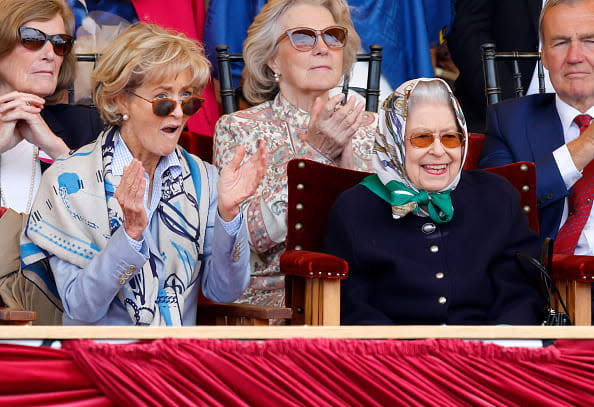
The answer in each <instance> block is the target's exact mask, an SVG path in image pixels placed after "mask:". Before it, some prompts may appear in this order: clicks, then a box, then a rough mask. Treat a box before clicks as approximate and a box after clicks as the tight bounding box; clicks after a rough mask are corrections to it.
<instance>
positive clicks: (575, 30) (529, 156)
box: [479, 0, 594, 255]
mask: <svg viewBox="0 0 594 407" xmlns="http://www.w3.org/2000/svg"><path fill="white" fill-rule="evenodd" d="M540 36H541V40H542V61H543V65H544V66H545V67H546V68H547V69H549V73H550V78H551V82H552V84H553V87H554V89H555V91H556V92H557V94H556V95H555V94H542V95H530V96H525V97H523V98H520V99H512V100H509V101H504V102H502V103H499V104H496V105H492V106H490V107H489V110H488V114H487V137H486V139H485V143H484V145H483V150H482V152H481V160H480V163H479V166H480V167H481V168H485V167H494V166H498V165H504V164H509V163H512V162H516V161H532V162H534V163H535V164H536V176H537V191H536V192H537V198H538V210H539V220H540V233H541V238H543V239H544V238H545V237H552V238H556V239H557V241H556V244H555V250H556V251H557V252H560V253H575V254H582V255H594V216H592V204H591V202H592V198H593V197H592V192H591V191H592V189H588V188H589V187H590V186H591V185H590V184H592V183H594V180H593V179H594V171H593V172H590V170H591V169H592V168H594V163H593V164H592V165H591V166H590V167H588V164H589V163H590V162H591V161H592V160H593V159H594V126H589V127H588V125H589V122H590V120H591V117H592V116H594V0H549V1H548V2H547V3H546V5H545V7H544V8H543V10H542V14H541V19H540ZM586 115H589V116H586ZM589 185H590V186H589ZM568 198H569V199H568ZM578 215H579V216H578ZM578 217H581V218H582V222H580V221H579V219H576V218H578ZM564 225H565V226H564ZM568 229H569V230H568ZM571 229H573V232H576V230H577V232H576V233H573V232H572V230H571ZM572 235H573V236H572ZM568 239H569V240H568ZM572 239H573V240H574V241H573V242H572Z"/></svg>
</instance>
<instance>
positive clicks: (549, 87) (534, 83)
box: [526, 0, 555, 95]
mask: <svg viewBox="0 0 594 407" xmlns="http://www.w3.org/2000/svg"><path fill="white" fill-rule="evenodd" d="M546 2H547V0H542V7H544V5H545V3H546ZM542 7H541V10H542ZM538 51H542V42H541V41H540V39H539V41H538ZM543 71H544V81H545V93H554V92H555V89H554V88H553V84H552V83H551V79H550V78H549V70H548V69H547V68H545V67H543ZM535 93H538V64H536V65H535V66H534V73H533V74H532V79H531V80H530V85H529V86H528V90H527V91H526V95H534V94H535Z"/></svg>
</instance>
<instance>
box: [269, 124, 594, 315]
mask: <svg viewBox="0 0 594 407" xmlns="http://www.w3.org/2000/svg"><path fill="white" fill-rule="evenodd" d="M481 136H482V135H479V136H477V137H472V136H471V138H470V140H474V142H472V141H471V143H470V145H469V150H470V151H469V154H470V156H471V157H475V158H474V165H476V162H477V161H478V153H476V151H474V150H475V148H478V149H480V146H481V144H482V137H481ZM465 168H466V167H465ZM486 171H489V172H492V173H496V174H498V175H501V176H503V177H505V178H507V180H508V181H509V182H510V183H511V184H512V185H514V186H515V187H516V189H518V191H519V192H520V195H521V205H522V208H523V209H524V212H525V213H526V215H527V216H528V219H529V223H530V227H531V228H532V229H533V230H534V231H536V232H538V229H539V228H538V209H537V204H536V202H537V200H536V168H535V166H534V163H530V162H518V163H513V164H509V165H505V166H501V167H496V168H490V169H487V170H486ZM287 174H288V187H289V199H288V205H289V207H288V215H287V224H288V234H287V251H286V252H285V253H284V254H283V255H282V256H281V263H280V264H281V272H282V273H284V274H285V278H286V289H285V290H286V305H287V307H291V308H292V309H293V318H294V321H292V323H308V324H312V323H313V322H312V321H308V320H307V319H304V317H303V316H302V315H303V314H304V311H309V310H310V309H311V308H316V307H319V308H321V309H324V310H325V311H323V312H322V311H320V312H321V313H325V314H328V313H330V312H331V311H330V310H329V309H330V308H331V307H334V311H333V312H332V314H333V315H337V317H336V318H338V320H339V315H340V311H339V310H340V285H339V284H340V280H341V279H344V278H347V276H348V265H347V263H346V262H345V261H344V260H342V259H339V258H337V257H335V256H331V255H328V254H324V253H320V251H321V250H322V248H323V238H324V234H325V231H326V225H327V219H328V214H329V213H330V209H331V208H332V205H333V204H334V201H335V200H336V198H338V196H339V195H340V194H341V193H342V192H343V191H345V190H346V189H348V188H350V187H352V186H354V185H355V184H357V183H359V182H360V181H361V180H362V179H363V178H364V177H366V176H367V175H369V173H365V172H358V171H351V170H345V169H342V168H337V167H333V166H329V165H325V164H321V163H318V162H315V161H310V160H305V159H295V160H291V161H290V162H289V165H288V168H287ZM312 278H322V280H320V281H321V283H315V284H314V283H313V282H312V281H310V280H311V279H312ZM553 278H554V280H555V281H556V282H557V285H558V287H559V289H560V291H561V294H562V297H563V298H564V301H565V302H566V303H567V305H568V308H569V310H570V311H569V313H570V317H571V318H572V321H574V323H575V324H579V325H589V324H590V318H591V317H590V315H591V314H590V312H591V311H590V286H589V283H590V281H594V258H592V257H589V256H559V255H555V256H554V257H553ZM584 283H588V284H584ZM308 284H310V285H312V286H311V287H308ZM324 284H326V285H328V286H330V284H332V287H333V288H332V289H325V288H321V287H322V286H323V285H324ZM328 290H334V292H333V293H332V294H329V293H328ZM303 291H305V293H306V294H305V295H303V294H299V293H301V292H303ZM311 291H313V293H311V294H308V292H311ZM324 295H325V296H326V297H331V298H332V301H333V305H331V306H329V305H327V304H325V300H324V298H323V297H324ZM320 302H323V303H320ZM557 309H558V310H560V307H559V306H558V307H557ZM300 315H301V317H300ZM300 318H301V319H300ZM320 318H322V317H320ZM334 322H335V323H336V324H338V322H337V321H333V323H334ZM331 324H332V323H331Z"/></svg>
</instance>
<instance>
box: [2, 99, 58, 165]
mask: <svg viewBox="0 0 594 407" xmlns="http://www.w3.org/2000/svg"><path fill="white" fill-rule="evenodd" d="M44 105H45V99H43V98H42V97H39V96H37V95H33V94H31V93H22V92H17V91H13V92H10V93H7V94H4V95H1V96H0V153H2V152H4V151H8V150H10V149H11V148H13V147H14V146H16V145H17V144H18V143H20V142H21V141H22V140H23V139H25V140H27V141H29V142H30V143H31V144H34V145H36V146H38V147H39V148H40V149H42V150H43V151H45V152H46V153H47V154H48V155H49V156H50V157H52V158H56V157H58V156H59V155H60V154H62V153H64V152H66V151H68V147H67V146H66V144H64V142H63V141H62V139H60V138H59V137H57V136H56V135H55V134H54V133H53V132H52V131H51V130H50V128H49V127H48V125H47V124H46V123H45V121H44V120H43V118H42V117H41V111H42V110H43V107H44Z"/></svg>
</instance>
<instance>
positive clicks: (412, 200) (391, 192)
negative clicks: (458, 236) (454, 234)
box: [361, 174, 454, 223]
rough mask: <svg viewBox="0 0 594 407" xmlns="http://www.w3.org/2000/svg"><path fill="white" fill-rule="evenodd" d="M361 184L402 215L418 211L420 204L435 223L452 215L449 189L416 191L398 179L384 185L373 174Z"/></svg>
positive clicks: (443, 220)
mask: <svg viewBox="0 0 594 407" xmlns="http://www.w3.org/2000/svg"><path fill="white" fill-rule="evenodd" d="M361 185H363V186H365V187H366V188H368V189H369V190H370V191H371V192H373V193H374V194H376V195H377V196H379V197H380V198H381V199H383V200H384V201H386V202H387V203H389V204H390V205H391V206H392V207H397V208H399V209H401V211H400V212H401V213H402V216H404V215H405V214H406V213H408V212H410V211H412V212H415V213H416V212H419V210H420V208H421V206H427V212H428V213H429V217H430V218H431V219H432V220H433V221H435V222H437V223H447V222H449V221H450V220H452V217H453V216H454V208H453V206H452V198H451V197H450V192H451V190H449V189H448V190H447V191H442V192H427V191H425V190H420V191H419V192H417V191H415V190H414V189H411V188H409V187H407V186H406V185H404V184H403V183H401V182H398V181H390V182H388V183H387V184H386V185H384V184H383V183H382V182H381V180H380V179H379V177H378V176H377V175H375V174H374V175H370V176H368V177H366V178H365V179H363V181H361Z"/></svg>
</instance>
